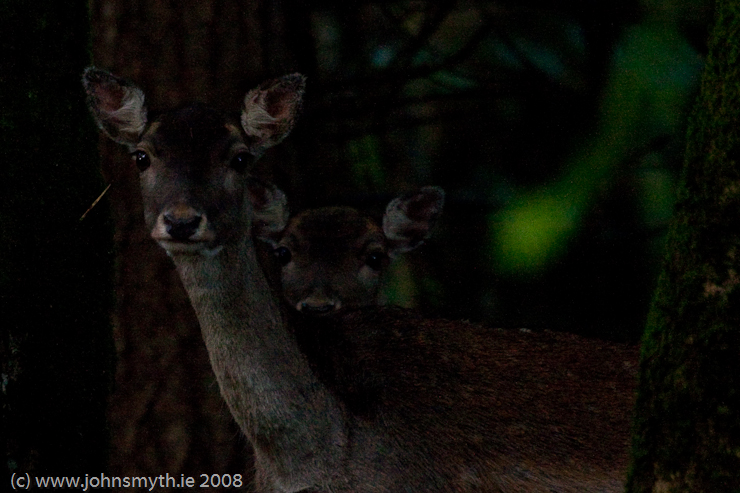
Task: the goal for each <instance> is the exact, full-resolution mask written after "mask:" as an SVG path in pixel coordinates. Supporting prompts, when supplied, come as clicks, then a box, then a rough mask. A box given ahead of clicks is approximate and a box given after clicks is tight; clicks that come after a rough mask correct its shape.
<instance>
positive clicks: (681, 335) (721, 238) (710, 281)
mask: <svg viewBox="0 0 740 493" xmlns="http://www.w3.org/2000/svg"><path fill="white" fill-rule="evenodd" d="M717 9H718V10H717V17H716V24H715V28H714V31H713V33H712V37H711V39H710V53H709V56H708V59H707V62H706V67H705V71H704V77H703V80H702V89H701V93H700V95H699V98H698V99H697V102H696V106H695V110H694V113H693V115H692V117H691V120H690V125H689V131H688V139H687V150H686V158H685V168H684V173H683V178H682V184H681V187H680V189H679V192H678V206H677V210H676V214H675V217H674V219H673V223H672V226H671V230H670V233H669V238H668V241H667V255H666V259H665V262H664V270H663V274H662V275H661V277H660V280H659V283H658V288H657V290H656V293H655V297H654V299H653V304H652V308H651V311H650V314H649V317H648V322H647V326H646V332H645V335H644V339H643V349H642V361H641V374H640V382H639V393H638V398H637V412H636V419H635V425H634V441H633V465H632V469H631V471H630V475H629V479H628V491H630V492H643V491H645V492H647V491H652V490H653V487H654V485H655V484H656V482H662V484H667V485H669V486H670V491H712V492H721V491H737V490H738V489H740V459H739V457H738V454H737V453H736V451H737V450H738V447H739V446H740V399H739V398H738V393H737V392H736V390H735V389H736V388H737V386H738V383H740V365H738V348H740V333H739V332H738V330H737V328H738V326H739V325H740V291H738V277H737V274H736V273H737V272H740V270H738V269H740V265H738V264H739V262H738V260H740V259H737V255H736V252H737V251H738V250H737V249H738V246H740V194H739V193H738V192H740V188H739V187H738V185H737V183H738V179H739V178H740V175H739V174H738V173H739V172H738V166H737V162H736V159H735V156H736V155H738V153H737V149H738V148H739V147H738V146H739V145H740V140H739V137H740V136H739V135H738V129H737V123H736V122H737V120H738V117H740V85H738V81H740V77H738V76H739V75H740V72H739V69H738V66H737V63H735V61H736V60H737V59H738V56H739V55H740V53H738V50H740V17H739V16H738V3H737V2H727V1H725V2H722V1H720V2H718V3H717Z"/></svg>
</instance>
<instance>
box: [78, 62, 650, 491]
mask: <svg viewBox="0 0 740 493" xmlns="http://www.w3.org/2000/svg"><path fill="white" fill-rule="evenodd" d="M83 83H84V85H85V88H86V91H87V93H88V101H89V105H90V108H91V110H92V113H93V115H94V117H95V118H96V121H97V123H98V125H99V126H100V127H101V129H102V130H103V131H104V132H105V133H106V134H108V136H109V137H111V138H112V139H113V140H115V141H117V142H119V143H121V144H123V145H125V146H127V147H128V149H129V151H131V153H132V156H133V157H134V161H135V163H136V164H137V166H138V167H139V169H140V170H141V187H142V196H143V199H144V206H145V219H146V223H147V226H148V228H149V229H150V231H151V236H152V238H153V239H154V240H155V241H157V242H158V243H159V244H160V245H161V246H162V247H163V248H164V249H165V250H166V251H167V253H168V255H169V256H170V257H171V258H172V260H173V262H174V263H175V266H176V268H177V271H178V273H179V275H180V278H181V280H182V282H183V285H184V286H185V289H186V290H187V292H188V295H189V297H190V300H191V302H192V304H193V307H194V308H195V312H196V314H197V316H198V320H199V322H200V325H201V330H202V333H203V339H204V341H205V343H206V347H207V349H208V353H209V356H210V360H211V364H212V366H213V370H214V373H215V374H216V377H217V380H218V382H219V386H220V389H221V393H222V395H223V397H224V399H225V401H226V402H227V404H228V406H229V409H230V410H231V413H232V414H233V416H234V418H235V419H236V421H237V423H238V424H239V426H240V427H241V429H242V431H243V432H244V434H245V435H246V436H247V437H248V439H249V440H250V442H251V444H252V446H253V448H254V453H255V467H256V488H257V490H258V491H261V492H298V491H307V492H308V491H327V492H329V491H331V492H360V491H368V492H370V491H378V492H380V491H390V492H395V491H399V492H401V491H403V492H407V491H408V492H435V491H438V492H449V491H470V492H473V491H480V492H499V491H500V492H511V491H527V492H529V491H534V492H536V491H542V492H549V491H558V492H570V491H572V492H576V491H578V492H581V491H619V490H620V489H621V482H622V479H623V477H622V476H623V473H624V470H625V467H626V450H627V441H628V438H629V414H630V410H631V404H632V394H631V391H632V388H633V386H634V381H633V380H634V367H630V365H634V363H635V360H636V351H635V350H634V348H628V347H625V346H619V345H610V344H604V343H596V342H593V341H584V340H581V339H578V338H575V337H573V336H566V335H555V334H530V333H520V332H505V331H492V330H488V329H484V328H481V327H477V326H474V325H470V324H460V323H452V322H446V321H424V320H418V319H416V318H414V317H413V316H410V315H409V314H407V313H405V312H401V311H398V310H395V309H379V308H377V307H370V308H369V309H365V310H354V311H348V312H346V313H342V314H341V315H340V316H337V317H331V318H326V317H324V318H320V319H318V320H317V321H316V323H307V324H305V325H304V326H301V327H300V330H298V329H296V327H294V326H293V325H291V324H290V323H289V322H288V321H287V320H288V318H287V317H286V316H285V315H284V313H283V311H282V310H281V303H280V302H279V300H278V298H277V296H276V295H275V294H274V293H273V292H272V291H271V289H270V287H269V286H268V283H267V280H266V278H265V275H264V274H263V272H262V270H261V268H260V267H259V265H258V262H257V257H256V251H255V246H254V244H253V240H252V237H251V234H250V231H251V228H252V224H253V222H254V221H255V218H260V217H262V216H264V215H265V214H266V215H268V216H269V214H270V212H271V211H272V209H270V207H269V206H268V204H270V203H273V200H278V201H280V200H282V199H281V194H280V192H279V191H277V190H276V189H274V188H271V187H259V186H257V187H254V186H252V185H254V184H253V183H252V182H250V178H249V175H248V173H247V170H246V167H247V165H248V163H249V162H250V160H251V159H252V158H254V157H258V156H259V155H260V154H261V153H262V152H263V151H264V150H265V149H266V148H268V147H270V146H272V145H274V144H276V143H278V142H280V140H282V138H284V137H285V136H286V135H287V133H288V132H289V131H290V128H291V127H292V124H293V120H294V119H295V114H296V111H297V109H298V106H299V105H300V99H301V94H302V91H303V84H304V83H303V78H302V77H300V76H287V77H284V78H282V79H278V80H275V81H270V82H268V83H266V84H263V85H262V86H260V87H259V88H258V89H255V90H254V91H251V92H250V93H248V94H247V96H246V97H245V104H244V108H242V115H241V120H240V121H238V120H236V119H234V120H229V119H228V118H226V117H224V116H222V115H221V114H219V113H217V112H215V111H213V110H210V109H208V108H204V107H200V106H191V107H188V108H185V109H182V110H178V111H175V112H169V113H165V114H163V115H162V116H161V117H159V118H157V119H155V120H154V121H152V122H149V121H148V115H147V112H146V108H145V106H144V96H143V93H142V92H141V91H140V90H139V89H138V88H136V87H135V86H133V85H131V84H129V83H127V82H125V81H123V80H121V79H118V78H116V77H114V76H112V75H111V74H109V73H107V72H104V71H101V70H97V69H93V68H90V69H88V70H87V71H86V72H85V75H84V76H83ZM255 190H261V191H259V193H257V192H255ZM348 327H351V328H352V330H347V328H348ZM625 362H626V363H628V364H627V365H625Z"/></svg>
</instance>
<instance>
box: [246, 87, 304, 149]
mask: <svg viewBox="0 0 740 493" xmlns="http://www.w3.org/2000/svg"><path fill="white" fill-rule="evenodd" d="M305 89H306V78H305V77H304V76H303V75H301V74H291V75H285V76H283V77H280V78H278V79H273V80H269V81H267V82H264V83H263V84H262V85H261V86H259V87H258V88H256V89H252V90H251V91H249V92H248V93H247V95H246V96H245V97H244V108H243V110H242V128H243V129H244V132H246V134H247V136H248V137H249V138H250V140H251V142H250V144H249V151H250V152H251V153H252V154H254V155H255V156H258V157H259V156H260V155H262V153H263V152H265V150H266V149H268V148H270V147H272V146H274V145H275V144H279V143H280V142H281V141H282V140H283V139H284V138H285V137H287V136H288V134H289V133H290V131H291V130H292V129H293V126H294V125H295V121H296V118H297V117H298V112H299V111H300V109H301V103H302V101H303V92H304V91H305Z"/></svg>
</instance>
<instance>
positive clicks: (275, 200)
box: [247, 179, 288, 246]
mask: <svg viewBox="0 0 740 493" xmlns="http://www.w3.org/2000/svg"><path fill="white" fill-rule="evenodd" d="M247 193H248V195H249V201H250V202H251V203H252V209H253V210H254V216H253V217H254V218H253V220H252V234H253V235H254V237H255V238H258V239H260V240H262V241H264V242H266V243H269V244H271V245H272V246H275V245H277V242H278V241H279V239H280V235H281V234H282V232H283V230H284V229H285V226H287V224H288V198H287V197H286V196H285V194H284V193H283V191H282V190H280V189H279V188H276V187H275V186H274V185H266V184H264V183H262V182H260V181H258V180H256V179H249V181H248V182H247Z"/></svg>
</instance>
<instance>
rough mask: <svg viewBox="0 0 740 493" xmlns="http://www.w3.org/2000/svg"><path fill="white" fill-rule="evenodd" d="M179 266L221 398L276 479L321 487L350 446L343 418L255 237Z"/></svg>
mask: <svg viewBox="0 0 740 493" xmlns="http://www.w3.org/2000/svg"><path fill="white" fill-rule="evenodd" d="M173 260H174V262H175V265H176V267H177V270H178V272H179V274H180V278H181V279H182V282H183V284H184V286H185V289H186V290H187V292H188V295H189V297H190V300H191V303H192V304H193V307H194V309H195V312H196V314H197V316H198V320H199V322H200V326H201V331H202V334H203V339H204V340H205V343H206V347H207V349H208V353H209V357H210V361H211V365H212V367H213V370H214V373H215V374H216V378H217V380H218V383H219V386H220V389H221V394H222V395H223V397H224V399H225V400H226V402H227V404H228V406H229V409H230V410H231V413H232V415H233V416H234V418H235V419H236V421H237V423H238V424H239V426H240V427H241V429H242V431H243V432H244V433H245V435H246V436H247V437H248V438H249V440H250V441H251V442H252V445H253V447H254V449H255V455H256V458H257V460H258V462H260V463H261V466H262V467H266V468H268V469H270V470H271V476H274V477H276V478H279V477H286V478H287V477H290V478H292V479H291V481H298V482H302V481H307V482H312V481H315V480H319V478H316V477H308V476H316V474H317V472H316V471H322V470H323V471H326V473H327V474H328V473H330V472H331V471H336V470H337V464H336V463H335V462H336V461H337V460H338V459H339V457H338V453H337V452H336V451H337V450H339V449H341V448H342V447H343V446H344V444H345V442H346V439H345V431H344V430H345V427H344V419H343V412H342V411H341V409H340V407H339V405H338V404H337V402H336V400H335V399H334V397H333V396H332V395H331V394H330V393H329V391H328V390H327V389H326V388H325V387H324V386H323V385H322V384H321V383H320V382H319V381H318V379H317V378H316V376H315V375H314V374H313V373H312V371H311V370H310V368H309V365H308V362H307V360H306V358H305V356H304V355H303V354H302V353H301V351H300V350H299V348H298V346H297V344H296V341H295V338H294V336H293V334H292V333H291V332H290V331H289V330H288V328H287V327H286V322H285V319H284V317H283V314H282V313H281V310H280V308H279V303H278V302H277V301H276V299H275V298H274V297H273V296H272V293H271V291H270V288H269V286H268V283H267V280H266V279H265V276H264V274H263V272H262V270H261V268H260V267H259V265H258V263H257V258H256V252H255V248H254V245H253V243H252V240H251V237H249V236H248V235H247V236H245V237H243V238H241V239H239V240H238V241H235V242H233V243H229V244H226V245H224V247H223V249H222V250H221V251H220V252H219V253H217V254H216V255H211V256H209V255H202V254H195V255H193V254H190V255H176V256H173ZM317 451H319V452H321V451H324V452H325V453H319V454H317V453H316V452H317ZM309 462H310V463H309ZM317 462H326V463H324V464H322V463H319V464H317ZM302 471H305V474H302ZM319 474H320V473H319ZM302 477H303V479H301V478H302ZM309 486H310V485H309Z"/></svg>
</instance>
